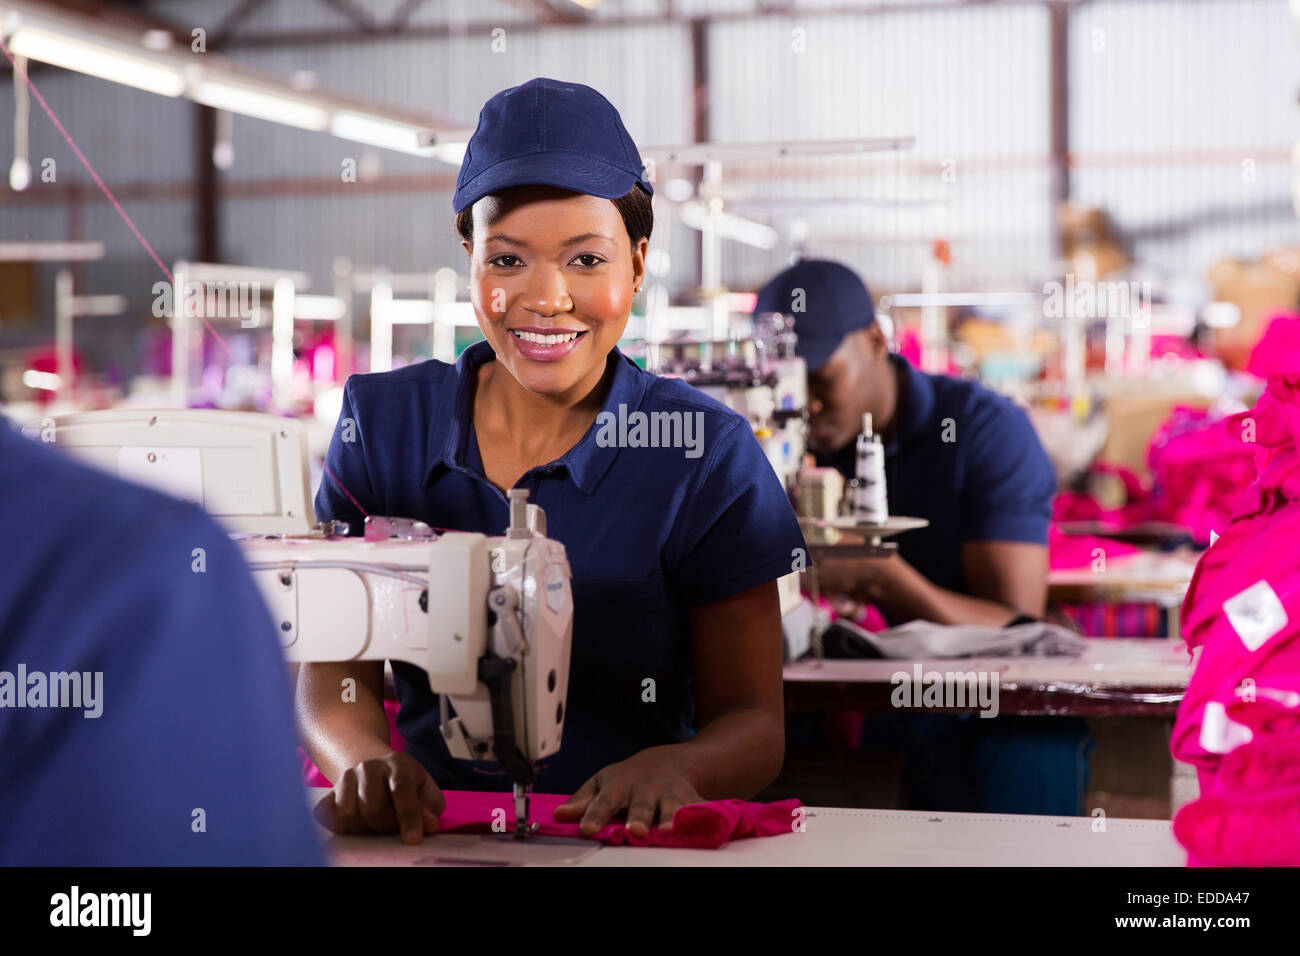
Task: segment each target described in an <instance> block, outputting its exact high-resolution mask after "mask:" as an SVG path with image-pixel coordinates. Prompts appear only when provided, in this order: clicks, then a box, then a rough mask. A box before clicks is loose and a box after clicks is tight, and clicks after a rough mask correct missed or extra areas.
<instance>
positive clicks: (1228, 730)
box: [1201, 700, 1254, 754]
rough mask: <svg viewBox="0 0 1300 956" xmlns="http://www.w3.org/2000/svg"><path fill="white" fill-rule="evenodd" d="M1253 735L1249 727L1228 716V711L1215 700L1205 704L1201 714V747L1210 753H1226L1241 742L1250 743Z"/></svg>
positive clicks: (1234, 748)
mask: <svg viewBox="0 0 1300 956" xmlns="http://www.w3.org/2000/svg"><path fill="white" fill-rule="evenodd" d="M1253 736H1254V734H1253V733H1251V730H1250V728H1249V727H1247V726H1246V725H1245V724H1239V723H1237V722H1236V721H1235V720H1232V719H1231V718H1230V717H1228V711H1227V709H1226V708H1225V707H1224V706H1223V704H1221V703H1219V702H1218V701H1217V700H1212V701H1210V702H1209V703H1208V704H1206V705H1205V712H1204V714H1203V715H1202V716H1201V747H1202V748H1204V749H1205V750H1207V751H1209V752H1210V753H1212V754H1226V753H1231V752H1232V751H1234V750H1236V749H1237V748H1238V747H1240V746H1241V745H1242V744H1248V743H1250V740H1251V738H1252V737H1253Z"/></svg>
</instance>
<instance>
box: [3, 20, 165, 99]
mask: <svg viewBox="0 0 1300 956" xmlns="http://www.w3.org/2000/svg"><path fill="white" fill-rule="evenodd" d="M9 48H10V49H11V50H12V51H13V53H14V55H15V56H25V57H27V59H29V60H39V61H40V62H42V63H49V64H51V65H53V66H60V67H63V68H64V69H65V70H75V71H76V72H78V73H88V74H89V75H91V76H97V77H99V78H100V79H101V80H110V81H111V82H113V83H122V84H124V85H126V86H134V87H135V88H136V89H139V90H147V91H148V92H150V93H158V94H160V95H161V96H180V95H181V94H182V93H184V92H185V80H184V79H183V78H182V77H181V73H180V71H179V70H176V69H173V68H172V67H169V66H162V65H160V64H158V63H156V62H150V61H148V60H146V59H145V58H144V57H138V56H130V55H128V54H125V53H119V52H117V51H116V50H113V49H111V48H109V47H106V46H104V45H103V44H95V43H85V42H82V41H81V40H73V39H70V38H68V37H63V36H58V35H56V34H53V33H45V32H43V31H40V30H34V29H32V28H30V27H23V28H22V29H20V30H19V31H18V32H17V33H15V34H14V35H13V37H12V38H11V39H10V40H9Z"/></svg>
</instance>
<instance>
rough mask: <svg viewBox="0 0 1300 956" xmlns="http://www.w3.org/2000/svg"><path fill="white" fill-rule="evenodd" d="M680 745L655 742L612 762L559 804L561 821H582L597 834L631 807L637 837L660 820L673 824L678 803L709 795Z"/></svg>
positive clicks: (589, 832)
mask: <svg viewBox="0 0 1300 956" xmlns="http://www.w3.org/2000/svg"><path fill="white" fill-rule="evenodd" d="M680 746H681V745H680V744H676V745H672V744H670V745H668V746H664V747H651V748H649V749H648V750H643V751H641V752H640V753H638V754H635V755H634V756H632V757H629V758H628V759H627V760H623V761H621V762H619V763H615V764H610V765H609V766H608V767H606V768H605V769H604V770H601V771H600V772H599V773H597V774H596V775H595V776H594V777H592V778H591V779H590V780H588V781H587V782H586V783H584V784H583V785H582V786H581V787H579V788H578V792H577V793H575V794H574V795H573V796H571V797H570V798H569V799H568V801H567V802H565V803H563V804H561V805H560V806H558V807H556V808H555V819H556V821H557V822H560V823H572V822H573V821H575V820H581V823H580V824H579V827H580V829H581V831H582V833H583V835H584V836H591V835H592V834H593V833H595V832H596V831H598V830H599V829H600V828H601V827H603V826H604V825H605V824H606V823H608V822H609V821H610V820H611V819H613V818H614V817H616V816H618V815H619V813H621V812H623V811H626V813H627V829H628V832H629V833H632V834H634V835H636V836H645V835H646V834H647V833H649V832H650V828H651V827H652V826H654V825H655V823H656V822H657V823H658V824H659V827H660V829H663V830H668V829H671V828H672V823H673V814H674V813H676V812H677V808H678V807H683V806H686V805H687V804H688V803H700V802H702V801H703V799H704V798H703V797H701V796H700V795H699V793H697V792H696V790H695V783H694V781H693V780H692V778H691V774H690V773H689V771H688V769H687V768H686V766H685V765H684V762H683V760H682V759H681V756H680V754H679V753H674V752H673V751H674V749H675V748H676V747H680Z"/></svg>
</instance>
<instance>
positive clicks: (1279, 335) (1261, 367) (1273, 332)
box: [1246, 312, 1300, 379]
mask: <svg viewBox="0 0 1300 956" xmlns="http://www.w3.org/2000/svg"><path fill="white" fill-rule="evenodd" d="M1298 368H1300V315H1297V314H1296V313H1294V312H1280V313H1278V314H1277V315H1274V316H1271V317H1270V318H1269V321H1268V325H1267V326H1266V327H1265V329H1264V335H1263V336H1262V337H1261V338H1260V340H1259V341H1258V342H1256V343H1255V347H1254V348H1253V349H1251V350H1250V358H1249V360H1247V362H1246V371H1247V372H1249V373H1250V374H1251V375H1254V376H1255V377H1256V378H1263V379H1267V378H1272V377H1273V376H1274V375H1285V374H1286V373H1287V372H1289V371H1294V370H1295V369H1298Z"/></svg>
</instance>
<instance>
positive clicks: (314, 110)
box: [190, 80, 329, 132]
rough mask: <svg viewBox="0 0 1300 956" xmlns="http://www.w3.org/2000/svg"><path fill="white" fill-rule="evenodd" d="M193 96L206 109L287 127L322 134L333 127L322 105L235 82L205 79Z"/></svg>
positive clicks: (195, 87)
mask: <svg viewBox="0 0 1300 956" xmlns="http://www.w3.org/2000/svg"><path fill="white" fill-rule="evenodd" d="M190 96H191V97H192V98H193V99H194V100H196V101H198V102H199V103H202V104H204V105H205V106H212V107H215V108H216V109H219V110H229V111H230V112H232V113H243V114H244V115H245V116H255V117H257V118H258V119H264V120H270V121H271V122H272V123H284V124H285V125H286V126H297V127H299V128H301V129H309V130H313V131H316V132H319V131H320V130H323V129H325V127H326V126H327V125H328V124H329V114H327V113H326V112H325V110H323V109H321V108H320V107H319V106H314V105H312V104H311V103H305V102H303V101H302V100H296V99H293V98H291V97H289V96H283V95H278V94H275V93H264V92H262V91H260V90H255V89H252V88H251V87H247V86H236V85H235V84H233V83H221V82H218V81H216V80H203V81H201V82H199V83H198V84H196V85H195V86H194V89H193V92H192V93H191V94H190Z"/></svg>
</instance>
